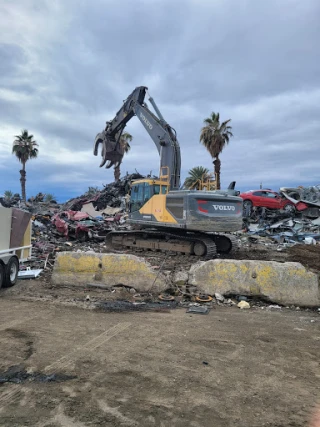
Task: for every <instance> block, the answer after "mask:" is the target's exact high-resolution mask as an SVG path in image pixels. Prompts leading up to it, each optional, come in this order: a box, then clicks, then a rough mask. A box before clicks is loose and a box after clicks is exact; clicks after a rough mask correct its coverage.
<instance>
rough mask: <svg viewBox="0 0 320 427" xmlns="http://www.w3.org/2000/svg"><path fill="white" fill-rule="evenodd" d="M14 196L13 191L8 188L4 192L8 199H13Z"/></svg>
mask: <svg viewBox="0 0 320 427" xmlns="http://www.w3.org/2000/svg"><path fill="white" fill-rule="evenodd" d="M12 197H13V192H12V191H10V190H7V191H5V192H4V198H5V199H6V200H11V199H12Z"/></svg>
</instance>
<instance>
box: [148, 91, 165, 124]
mask: <svg viewBox="0 0 320 427" xmlns="http://www.w3.org/2000/svg"><path fill="white" fill-rule="evenodd" d="M149 101H150V103H151V105H152V106H153V108H154V111H155V112H156V113H157V115H158V117H159V119H160V120H162V121H163V122H165V119H164V118H163V115H162V114H161V113H160V110H159V108H158V106H157V104H156V103H155V100H154V99H153V98H152V96H150V97H149Z"/></svg>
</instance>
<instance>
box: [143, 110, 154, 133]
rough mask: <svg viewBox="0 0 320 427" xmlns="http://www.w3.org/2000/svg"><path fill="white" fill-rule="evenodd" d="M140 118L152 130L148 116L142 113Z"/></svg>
mask: <svg viewBox="0 0 320 427" xmlns="http://www.w3.org/2000/svg"><path fill="white" fill-rule="evenodd" d="M140 117H141V119H142V121H144V123H145V124H146V125H147V127H148V128H149V129H150V130H151V129H152V124H151V123H150V122H149V120H148V119H147V118H146V116H145V115H144V114H142V113H141V112H140Z"/></svg>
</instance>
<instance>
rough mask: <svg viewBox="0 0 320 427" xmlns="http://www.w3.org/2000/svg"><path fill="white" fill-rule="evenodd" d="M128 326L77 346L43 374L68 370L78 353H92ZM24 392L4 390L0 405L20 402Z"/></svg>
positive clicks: (22, 389)
mask: <svg viewBox="0 0 320 427" xmlns="http://www.w3.org/2000/svg"><path fill="white" fill-rule="evenodd" d="M35 317H38V316H35ZM20 323H21V322H20ZM130 326H131V322H121V323H118V324H117V325H114V326H112V327H111V328H110V329H108V330H107V331H105V332H103V333H102V334H100V335H98V336H97V337H94V338H93V339H91V340H89V341H87V342H86V343H84V344H83V345H81V346H77V347H76V348H75V349H74V350H72V351H71V352H70V353H68V354H67V355H65V356H62V357H60V358H59V359H58V360H57V361H55V362H53V363H51V364H50V365H47V366H46V367H45V368H44V372H50V371H51V372H52V371H54V370H56V369H59V370H61V369H66V368H68V367H69V365H70V364H71V363H73V362H74V360H75V359H76V356H78V355H79V353H80V352H83V351H84V352H92V351H93V350H95V349H97V348H98V347H101V346H102V345H104V344H105V343H106V342H108V341H109V340H111V339H112V338H113V337H115V336H116V335H118V334H120V333H121V332H123V331H125V330H126V329H128V328H129V327H130ZM25 391H27V388H26V387H24V386H21V385H19V386H18V385H11V387H10V389H9V390H4V391H3V392H2V393H1V394H0V404H2V405H6V404H9V403H13V402H16V401H17V400H20V399H21V398H22V394H23V393H24V392H25Z"/></svg>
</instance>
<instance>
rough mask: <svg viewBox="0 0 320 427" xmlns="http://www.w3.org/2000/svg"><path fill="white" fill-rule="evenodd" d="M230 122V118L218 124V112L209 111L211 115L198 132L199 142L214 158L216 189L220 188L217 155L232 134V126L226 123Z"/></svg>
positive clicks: (219, 169)
mask: <svg viewBox="0 0 320 427" xmlns="http://www.w3.org/2000/svg"><path fill="white" fill-rule="evenodd" d="M230 122H231V119H229V120H226V121H225V122H222V123H221V124H220V115H219V113H211V116H210V117H208V118H207V119H205V120H204V127H203V128H202V129H201V134H200V142H201V143H202V144H203V145H204V146H205V147H206V149H207V150H208V151H209V153H210V155H211V156H212V158H215V160H214V161H213V164H214V172H215V175H216V177H217V190H220V171H221V161H220V158H219V156H220V154H221V153H222V150H223V149H224V147H225V146H226V145H227V144H228V143H229V140H230V138H231V137H232V136H233V134H232V132H231V130H232V127H231V126H229V125H228V123H230Z"/></svg>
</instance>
